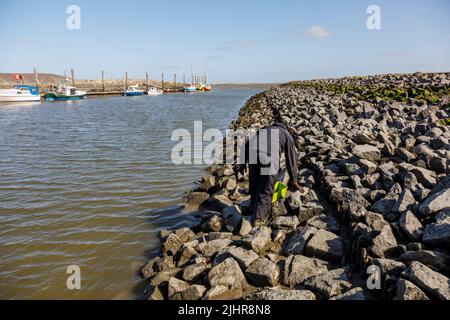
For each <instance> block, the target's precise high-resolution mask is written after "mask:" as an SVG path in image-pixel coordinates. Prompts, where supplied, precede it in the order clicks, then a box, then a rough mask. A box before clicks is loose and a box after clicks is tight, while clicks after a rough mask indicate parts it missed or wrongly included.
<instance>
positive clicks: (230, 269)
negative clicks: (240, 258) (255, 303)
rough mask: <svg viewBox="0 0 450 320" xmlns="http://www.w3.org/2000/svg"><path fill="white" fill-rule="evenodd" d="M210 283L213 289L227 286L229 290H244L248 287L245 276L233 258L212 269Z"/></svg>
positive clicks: (209, 275)
mask: <svg viewBox="0 0 450 320" xmlns="http://www.w3.org/2000/svg"><path fill="white" fill-rule="evenodd" d="M208 282H209V284H210V285H211V286H212V287H214V286H225V287H227V288H229V289H243V288H245V287H246V286H247V282H246V280H245V276H244V274H243V273H242V270H241V268H240V267H239V264H238V263H237V262H236V261H235V260H234V259H233V258H228V259H226V260H225V261H224V262H222V263H220V264H218V265H217V266H215V267H214V268H212V269H211V271H209V273H208Z"/></svg>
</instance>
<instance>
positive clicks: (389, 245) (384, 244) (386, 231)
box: [370, 224, 398, 258]
mask: <svg viewBox="0 0 450 320" xmlns="http://www.w3.org/2000/svg"><path fill="white" fill-rule="evenodd" d="M397 246H398V243H397V239H395V236H394V233H393V232H392V228H391V226H390V225H388V224H387V225H384V227H383V228H382V230H381V232H380V233H379V234H378V235H377V236H376V237H375V238H373V240H372V245H371V246H370V251H371V252H372V253H373V254H374V255H375V256H376V257H379V258H384V257H389V256H391V255H393V254H394V251H395V249H396V248H397Z"/></svg>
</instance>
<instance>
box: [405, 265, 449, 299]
mask: <svg viewBox="0 0 450 320" xmlns="http://www.w3.org/2000/svg"><path fill="white" fill-rule="evenodd" d="M404 275H405V277H406V278H407V279H409V280H410V281H411V282H413V283H414V284H416V285H417V286H418V287H419V288H420V289H422V290H423V291H424V292H425V293H427V295H428V294H429V295H430V296H432V297H436V298H439V299H441V300H449V299H450V282H449V279H448V278H447V277H446V276H444V275H442V274H440V273H438V272H436V271H433V270H431V269H430V268H428V267H427V266H425V265H423V264H421V263H420V262H417V261H413V262H411V264H410V266H409V268H408V269H406V271H405V273H404Z"/></svg>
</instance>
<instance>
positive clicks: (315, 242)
mask: <svg viewBox="0 0 450 320" xmlns="http://www.w3.org/2000/svg"><path fill="white" fill-rule="evenodd" d="M306 255H307V256H310V257H317V258H321V259H324V260H328V261H331V262H339V261H340V260H341V259H342V256H343V255H344V244H343V241H342V238H341V237H338V236H337V235H335V234H334V233H331V232H329V231H326V230H323V229H321V230H319V231H317V233H316V234H315V235H314V236H313V237H312V238H311V240H310V241H309V242H308V244H307V245H306Z"/></svg>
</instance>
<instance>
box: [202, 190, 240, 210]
mask: <svg viewBox="0 0 450 320" xmlns="http://www.w3.org/2000/svg"><path fill="white" fill-rule="evenodd" d="M232 205H233V201H231V200H230V199H228V197H227V196H225V195H223V194H219V195H214V196H212V197H211V198H209V200H208V201H207V202H206V204H205V206H206V208H208V209H209V210H212V211H218V212H222V211H223V210H224V209H225V208H226V207H229V206H232Z"/></svg>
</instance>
